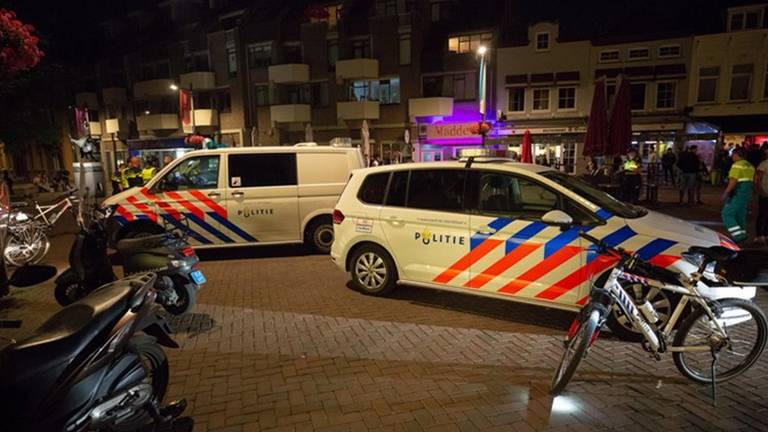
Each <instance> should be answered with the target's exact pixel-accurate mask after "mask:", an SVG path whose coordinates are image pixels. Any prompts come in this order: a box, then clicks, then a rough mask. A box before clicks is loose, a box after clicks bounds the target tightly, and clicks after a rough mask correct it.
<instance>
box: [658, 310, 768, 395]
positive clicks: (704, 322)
mask: <svg viewBox="0 0 768 432" xmlns="http://www.w3.org/2000/svg"><path fill="white" fill-rule="evenodd" d="M718 303H719V304H720V309H721V310H720V311H719V312H717V311H713V312H715V313H716V315H715V316H716V317H717V320H718V321H719V322H720V325H721V326H722V327H723V329H724V330H725V332H726V334H727V337H726V338H723V337H722V335H720V334H719V332H718V331H717V330H716V329H715V328H714V323H713V322H712V320H711V319H710V318H709V316H708V315H707V314H706V313H705V312H704V310H703V309H702V308H697V309H696V310H694V311H693V312H692V313H691V315H690V316H689V317H688V318H687V319H686V320H685V321H684V322H683V324H682V325H681V326H680V330H678V332H677V334H676V335H675V339H674V341H673V344H674V345H673V346H674V347H683V348H686V349H687V350H686V351H677V352H674V353H673V355H672V356H673V358H674V360H675V366H677V369H678V370H679V371H680V373H681V374H683V375H684V376H686V377H687V378H688V379H690V380H693V381H696V382H698V383H701V384H709V383H711V382H712V370H711V365H712V350H714V351H715V352H717V353H719V362H718V366H717V372H716V373H717V382H724V381H727V380H729V379H731V378H734V377H737V376H739V375H741V374H742V373H744V372H745V371H746V370H747V369H749V368H750V367H751V366H752V365H754V364H755V362H756V361H757V359H758V358H759V357H760V355H761V354H762V353H763V350H764V349H765V345H766V338H767V337H768V322H766V319H765V314H764V313H763V311H762V310H760V308H759V307H758V306H757V305H756V304H755V303H754V302H751V301H748V300H742V299H724V300H720V301H718Z"/></svg>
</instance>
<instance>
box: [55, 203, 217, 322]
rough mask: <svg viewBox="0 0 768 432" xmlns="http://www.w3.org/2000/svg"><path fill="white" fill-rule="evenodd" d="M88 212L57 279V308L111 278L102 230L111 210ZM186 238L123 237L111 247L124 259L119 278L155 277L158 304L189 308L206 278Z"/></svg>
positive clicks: (174, 311)
mask: <svg viewBox="0 0 768 432" xmlns="http://www.w3.org/2000/svg"><path fill="white" fill-rule="evenodd" d="M90 213H91V214H90V217H89V221H87V222H85V221H82V222H80V223H79V225H80V230H79V232H78V233H77V235H76V236H75V241H74V242H73V244H72V248H71V249H70V252H69V265H70V267H69V268H68V269H67V270H65V271H64V272H63V273H62V274H61V275H59V277H58V278H56V288H55V291H54V295H55V297H56V301H57V302H58V303H59V304H60V305H62V306H66V305H68V304H70V303H72V302H74V301H76V300H78V299H81V298H83V297H85V296H86V295H88V294H89V293H90V292H92V291H93V290H95V289H96V288H98V287H100V286H101V285H104V284H105V283H109V282H112V281H114V280H115V279H116V276H115V273H114V272H113V270H112V262H111V261H110V258H109V255H108V253H107V244H108V242H107V234H106V229H105V228H106V222H107V219H108V218H109V217H110V216H111V209H110V208H108V207H107V208H100V207H96V206H94V207H93V208H92V210H91V212H90ZM79 219H83V218H79ZM185 235H186V233H184V232H181V233H179V232H170V231H166V232H165V233H162V234H157V235H152V236H146V237H138V238H130V239H123V240H121V241H119V242H118V243H117V245H116V249H117V252H118V255H120V257H121V258H122V261H123V274H125V275H130V274H134V273H142V272H148V271H151V272H154V273H156V274H157V282H156V284H155V287H154V288H155V290H156V291H157V301H158V303H160V304H161V305H163V307H164V308H165V309H166V310H167V311H168V312H170V313H172V314H174V315H181V314H184V313H187V312H189V311H191V310H192V308H193V307H194V305H195V301H196V299H197V291H198V290H199V289H200V287H202V285H203V284H204V283H205V276H204V275H203V272H202V271H201V270H200V269H199V262H200V259H199V258H198V257H197V254H196V253H195V250H194V249H192V247H191V246H190V245H189V243H188V242H187V241H186V238H185Z"/></svg>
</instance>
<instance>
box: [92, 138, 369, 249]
mask: <svg viewBox="0 0 768 432" xmlns="http://www.w3.org/2000/svg"><path fill="white" fill-rule="evenodd" d="M362 166H363V158H362V155H361V153H360V151H359V149H357V148H351V147H328V146H317V145H312V144H311V143H304V144H302V145H297V146H293V147H288V146H284V147H241V148H222V149H215V150H197V151H192V152H189V153H187V154H185V155H184V156H182V157H181V158H179V159H177V160H175V161H173V162H172V163H170V164H169V165H168V166H166V167H165V168H163V170H161V171H160V172H159V173H158V174H157V175H156V176H155V177H154V178H153V179H152V180H150V181H149V182H148V183H147V184H146V185H144V186H141V187H135V188H131V189H129V190H127V191H124V192H121V193H119V194H116V195H114V196H111V197H109V198H107V199H106V200H105V201H104V203H103V205H104V206H112V207H114V209H115V210H114V216H113V217H112V218H111V220H110V226H109V234H110V240H111V242H112V243H113V244H114V242H116V241H117V240H119V239H121V238H130V237H137V236H141V235H145V234H154V233H159V232H162V231H163V230H164V227H165V226H169V225H170V226H172V227H176V228H179V229H182V230H185V231H188V232H189V240H190V242H191V243H192V244H193V245H194V246H195V247H196V248H212V247H232V246H246V245H265V244H291V243H308V244H309V245H311V246H313V247H315V248H316V249H317V250H319V251H322V252H328V251H329V250H330V247H331V243H332V242H333V226H332V221H331V213H332V212H333V206H334V204H335V203H336V201H337V200H338V198H339V195H340V194H341V192H342V190H343V189H344V185H345V184H346V182H347V180H348V179H349V175H350V172H351V171H352V170H355V169H358V168H360V167H362Z"/></svg>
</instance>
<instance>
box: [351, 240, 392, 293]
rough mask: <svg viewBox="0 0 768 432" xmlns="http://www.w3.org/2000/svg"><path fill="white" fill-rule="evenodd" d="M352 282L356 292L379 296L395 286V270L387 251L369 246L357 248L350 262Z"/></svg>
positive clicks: (375, 246)
mask: <svg viewBox="0 0 768 432" xmlns="http://www.w3.org/2000/svg"><path fill="white" fill-rule="evenodd" d="M350 273H352V282H353V283H354V285H355V288H357V290H358V291H360V292H362V293H364V294H369V295H376V296H381V295H385V294H387V293H388V292H390V291H392V290H393V289H394V288H395V286H396V285H397V268H396V267H395V263H394V261H393V260H392V257H390V256H389V254H388V253H387V251H385V250H384V249H383V248H382V247H380V246H377V245H373V244H369V245H365V246H362V247H360V248H358V249H357V250H356V251H355V252H354V255H353V256H352V259H351V260H350Z"/></svg>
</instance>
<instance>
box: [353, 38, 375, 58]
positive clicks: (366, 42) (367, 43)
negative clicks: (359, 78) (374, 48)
mask: <svg viewBox="0 0 768 432" xmlns="http://www.w3.org/2000/svg"><path fill="white" fill-rule="evenodd" d="M370 57H371V39H370V38H367V37H366V38H365V39H355V40H353V41H352V58H370Z"/></svg>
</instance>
